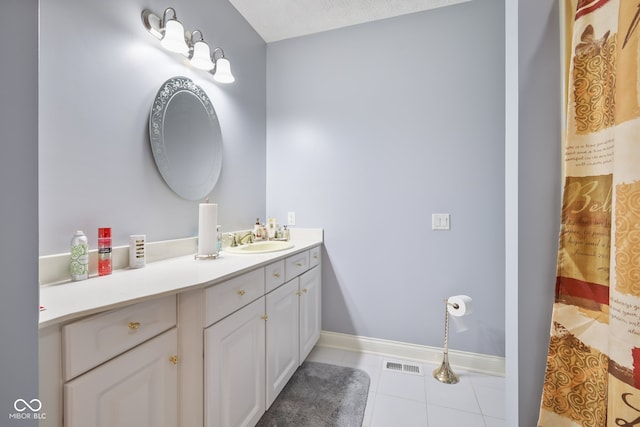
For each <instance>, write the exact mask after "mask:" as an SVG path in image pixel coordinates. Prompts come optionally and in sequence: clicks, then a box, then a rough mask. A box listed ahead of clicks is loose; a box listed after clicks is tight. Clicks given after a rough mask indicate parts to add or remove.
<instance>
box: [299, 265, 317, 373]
mask: <svg viewBox="0 0 640 427" xmlns="http://www.w3.org/2000/svg"><path fill="white" fill-rule="evenodd" d="M298 280H299V281H300V285H299V288H300V318H299V324H300V347H299V351H300V363H302V362H303V361H304V360H305V359H306V358H307V356H308V355H309V353H311V350H312V349H313V346H315V345H316V343H317V342H318V339H320V328H321V327H322V324H321V323H322V283H321V282H322V279H321V273H320V266H319V265H316V266H315V267H313V268H312V269H311V270H309V271H307V272H306V273H304V274H302V275H301V276H300V277H299V279H298Z"/></svg>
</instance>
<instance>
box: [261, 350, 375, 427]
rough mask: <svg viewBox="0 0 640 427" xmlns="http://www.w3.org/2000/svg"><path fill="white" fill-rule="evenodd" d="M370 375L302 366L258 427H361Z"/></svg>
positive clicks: (331, 367) (318, 365)
mask: <svg viewBox="0 0 640 427" xmlns="http://www.w3.org/2000/svg"><path fill="white" fill-rule="evenodd" d="M369 381H370V380H369V375H367V373H366V372H364V371H361V370H359V369H353V368H346V367H343V366H335V365H328V364H326V363H317V362H304V363H303V364H302V366H300V367H299V368H298V370H297V371H296V372H295V374H293V377H291V380H290V381H289V383H288V384H287V385H286V386H285V387H284V390H282V392H281V393H280V395H279V396H278V398H277V399H276V401H275V402H273V405H271V408H269V410H268V411H267V412H266V413H265V414H264V415H263V416H262V418H260V421H259V422H258V424H257V425H256V426H259V427H360V426H361V425H362V419H363V417H364V409H365V406H366V404H367V395H368V393H369Z"/></svg>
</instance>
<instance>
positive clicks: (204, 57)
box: [190, 30, 216, 71]
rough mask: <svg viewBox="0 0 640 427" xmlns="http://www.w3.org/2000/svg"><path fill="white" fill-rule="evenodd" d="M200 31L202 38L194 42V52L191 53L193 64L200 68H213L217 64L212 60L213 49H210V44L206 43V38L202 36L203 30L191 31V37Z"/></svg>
mask: <svg viewBox="0 0 640 427" xmlns="http://www.w3.org/2000/svg"><path fill="white" fill-rule="evenodd" d="M196 33H198V34H199V35H200V39H199V40H197V41H196V42H194V43H193V48H192V53H191V60H190V62H191V65H193V66H194V67H196V68H200V69H201V70H207V71H209V70H213V68H214V67H215V66H216V64H214V63H213V61H212V60H211V49H209V45H208V44H207V43H205V41H204V38H203V37H202V31H200V30H195V31H194V32H193V33H191V38H192V39H193V36H194V35H195V34H196Z"/></svg>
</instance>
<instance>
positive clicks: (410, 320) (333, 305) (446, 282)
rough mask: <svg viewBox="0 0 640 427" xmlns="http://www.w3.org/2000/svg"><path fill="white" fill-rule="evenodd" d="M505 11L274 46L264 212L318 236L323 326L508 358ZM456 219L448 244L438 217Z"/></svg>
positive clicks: (485, 8)
mask: <svg viewBox="0 0 640 427" xmlns="http://www.w3.org/2000/svg"><path fill="white" fill-rule="evenodd" d="M504 114H505V111H504V4H503V2H502V1H500V0H477V1H473V2H469V3H464V4H459V5H455V6H451V7H445V8H440V9H435V10H431V11H426V12H423V13H417V14H412V15H408V16H403V17H398V18H392V19H387V20H384V21H378V22H374V23H369V24H364V25H358V26H353V27H349V28H344V29H340V30H335V31H330V32H326V33H320V34H315V35H311V36H306V37H301V38H297V39H291V40H285V41H282V42H277V43H270V44H269V45H268V46H267V123H268V127H267V214H268V215H270V216H276V217H277V218H279V219H280V220H281V221H284V220H285V219H286V214H287V211H295V212H296V214H297V222H298V224H297V225H298V226H320V227H323V228H324V230H325V250H326V252H325V258H324V260H323V274H324V276H323V280H324V282H323V286H324V287H323V304H324V306H323V329H325V330H329V331H335V332H342V333H348V334H356V335H362V336H369V337H375V338H382V339H388V340H396V341H402V342H409V343H415V344H424V345H430V346H437V347H441V346H442V340H443V322H444V319H443V310H444V306H443V299H445V298H446V297H448V296H450V295H455V294H468V295H470V296H471V297H472V298H473V299H474V302H475V307H476V311H475V312H474V314H473V317H470V318H469V320H470V322H469V324H470V330H469V331H467V332H465V333H460V334H455V335H454V336H452V337H451V340H450V346H451V348H453V349H457V350H464V351H471V352H476V353H483V354H491V355H498V356H503V355H504V347H505V342H504V339H505V337H504V331H505V324H504V257H505V253H504V211H505V209H504ZM432 213H450V214H451V231H432V230H431V214H432Z"/></svg>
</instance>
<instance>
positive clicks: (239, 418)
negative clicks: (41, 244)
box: [38, 230, 322, 427]
mask: <svg viewBox="0 0 640 427" xmlns="http://www.w3.org/2000/svg"><path fill="white" fill-rule="evenodd" d="M297 239H298V240H296V241H295V245H296V246H295V247H296V248H298V249H293V250H287V252H283V253H281V254H277V253H274V254H264V255H259V256H254V255H247V256H246V257H245V256H244V255H232V254H229V255H228V256H226V255H225V254H223V256H222V257H220V259H218V260H216V261H213V262H201V261H194V260H193V256H180V257H177V258H172V259H170V260H167V261H166V262H165V261H158V262H156V263H153V265H150V266H148V268H144V269H135V270H132V271H118V272H115V273H114V274H113V275H109V276H105V277H101V278H97V279H95V280H89V281H86V282H82V283H69V284H61V285H55V286H48V285H44V286H43V287H42V288H41V290H40V304H41V305H42V306H44V307H46V310H44V311H41V314H40V330H39V357H40V366H39V369H40V374H39V380H40V390H39V396H38V399H39V400H40V401H41V402H42V409H41V410H40V414H42V415H44V414H46V417H44V416H43V417H41V418H40V419H39V423H38V424H39V425H40V427H77V426H109V427H121V426H136V427H139V426H143V427H144V426H154V427H176V426H184V427H242V426H248V427H252V426H254V425H255V424H256V422H257V421H258V420H259V419H260V417H262V415H263V414H264V412H265V411H266V409H267V408H268V407H269V406H270V405H271V404H272V402H273V401H274V400H275V399H276V397H277V396H278V394H279V393H280V392H281V390H282V389H283V388H284V386H285V385H286V383H287V382H288V381H289V380H290V378H291V376H292V375H293V373H294V372H295V370H296V369H297V367H298V366H299V365H300V364H301V363H302V362H303V361H304V359H305V358H306V357H307V355H308V353H309V352H310V351H311V349H312V348H313V346H314V345H315V344H316V342H317V340H318V339H319V335H320V299H321V277H320V261H321V260H320V253H321V252H320V251H321V245H322V234H321V231H320V232H318V230H315V231H309V230H307V231H301V232H300V234H299V235H298V237H297ZM177 244H180V245H182V244H183V242H177ZM41 263H42V265H43V266H45V267H46V268H45V270H46V271H47V272H48V273H47V274H46V275H45V277H57V276H55V274H54V273H55V272H57V271H58V270H60V271H62V270H64V268H65V267H66V265H67V263H68V257H66V256H61V257H58V258H56V259H55V263H54V264H51V263H52V261H51V260H50V259H48V258H47V259H42V260H41ZM54 267H55V268H54ZM56 274H57V273H56ZM51 283H54V282H53V281H52V282H51Z"/></svg>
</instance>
